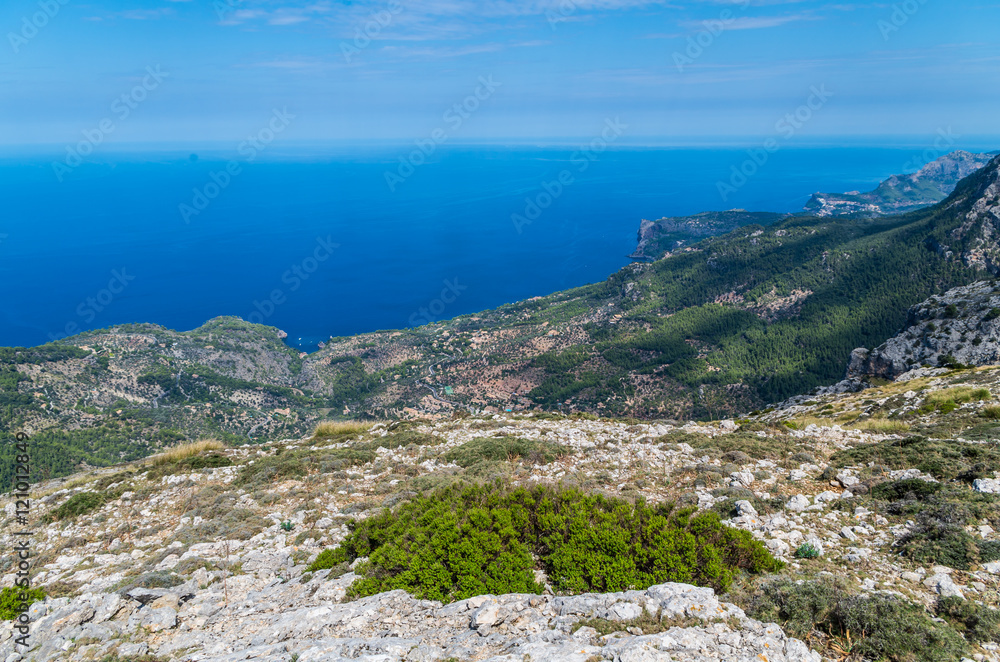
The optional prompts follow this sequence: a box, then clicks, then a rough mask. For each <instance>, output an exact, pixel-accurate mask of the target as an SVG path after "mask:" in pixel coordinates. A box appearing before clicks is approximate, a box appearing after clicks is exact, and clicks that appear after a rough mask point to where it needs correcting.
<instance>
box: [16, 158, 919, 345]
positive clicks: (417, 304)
mask: <svg viewBox="0 0 1000 662" xmlns="http://www.w3.org/2000/svg"><path fill="white" fill-rule="evenodd" d="M412 148H413V146H412V145H410V146H409V147H406V146H386V145H383V146H380V147H378V148H377V149H373V148H367V149H361V148H357V149H349V150H348V149H344V148H339V149H336V150H329V151H326V152H325V153H321V152H320V151H317V150H311V151H305V150H303V151H302V152H301V153H292V152H289V151H285V152H283V153H282V154H280V155H279V154H277V153H271V154H261V155H259V156H258V157H257V158H256V159H255V160H254V161H252V162H251V161H248V160H247V159H246V154H242V155H241V154H238V153H237V152H235V151H233V152H232V153H231V154H230V153H222V152H220V153H211V152H199V153H198V154H197V155H196V156H195V155H191V154H188V153H183V154H179V153H154V152H150V153H137V152H132V153H128V154H120V155H103V156H102V158H101V161H100V162H88V163H85V164H82V165H79V166H78V167H75V168H73V169H71V170H70V171H69V172H65V171H63V172H62V173H61V174H62V177H63V181H62V182H60V181H59V180H58V178H57V177H56V174H55V173H54V171H53V168H52V156H48V155H42V154H38V155H32V156H24V155H22V156H18V157H16V158H14V157H8V158H6V159H3V160H0V193H2V195H3V199H4V200H5V202H6V204H5V210H4V213H3V216H2V217H0V288H2V297H3V302H4V303H3V306H2V307H0V345H8V346H9V345H27V346H31V345H37V344H41V343H44V342H47V341H49V340H51V339H54V338H58V337H61V336H64V335H66V333H67V332H70V333H73V332H79V331H81V330H85V329H94V328H102V327H107V326H110V325H113V324H119V323H125V322H154V323H158V324H162V325H165V326H168V327H171V328H175V329H183V330H186V329H191V328H194V327H197V326H199V325H201V324H202V323H204V322H205V321H206V320H208V319H210V318H212V317H216V316H219V315H238V316H240V317H243V318H244V319H253V321H263V322H264V323H266V324H269V325H273V326H277V327H279V328H281V329H284V330H285V331H286V332H288V334H289V338H288V342H289V344H291V345H293V346H296V347H302V348H303V349H304V350H312V349H314V348H315V346H316V343H318V342H319V341H320V340H322V339H324V338H327V337H329V336H331V335H334V336H339V335H348V334H354V333H360V332H365V331H372V330H377V329H395V328H403V327H407V326H411V325H413V324H415V323H425V322H427V321H428V318H431V319H443V318H449V317H453V316H456V315H460V314H464V313H471V312H475V311H479V310H483V309H487V308H491V307H495V306H498V305H500V304H503V303H507V302H512V301H517V300H520V299H525V298H529V297H532V296H538V295H544V294H549V293H551V292H555V291H557V290H561V289H566V288H570V287H574V286H578V285H583V284H586V283H591V282H596V281H600V280H602V279H604V278H605V277H607V276H608V275H609V274H611V273H613V272H614V271H616V270H617V269H619V268H621V267H622V266H624V265H625V264H627V263H628V259H627V258H626V257H625V256H626V255H627V254H629V253H630V252H631V251H632V250H634V248H635V244H636V231H637V229H638V227H639V221H640V220H641V219H643V218H650V219H654V218H659V217H662V216H677V215H684V214H691V213H696V212H699V211H705V210H721V209H732V208H746V209H751V210H758V211H778V212H788V211H797V210H800V209H801V208H802V205H803V204H805V202H806V200H807V199H808V198H809V195H810V194H811V193H813V192H815V191H849V190H858V189H860V190H867V189H871V188H873V187H874V186H875V185H876V184H877V183H878V182H879V181H881V180H882V179H884V178H885V177H887V176H888V175H890V174H895V173H898V172H901V171H902V170H903V168H904V165H905V164H907V163H908V162H911V161H912V160H913V159H914V158H915V157H918V158H919V153H920V150H915V149H907V148H891V149H886V148H837V149H832V148H823V149H805V148H799V149H791V148H788V149H784V150H782V151H779V152H778V153H776V154H773V155H771V156H770V159H769V161H768V162H767V163H766V164H765V165H764V166H762V167H760V169H759V171H758V172H757V174H756V175H754V176H753V177H751V178H750V179H749V180H748V181H747V183H746V185H745V186H743V187H742V188H741V189H740V190H739V191H738V192H737V193H735V194H731V195H730V196H729V198H728V199H727V200H725V201H724V200H723V199H722V198H721V197H720V195H719V192H718V189H717V184H716V183H717V182H718V181H719V180H727V181H728V180H729V178H730V175H731V167H732V166H733V165H739V164H741V163H743V162H744V161H746V160H747V158H748V156H747V152H746V150H743V149H689V148H685V149H667V148H657V149H638V148H628V149H615V150H609V151H605V152H604V153H602V154H600V155H593V156H594V158H596V160H590V159H587V158H581V156H582V155H581V154H579V153H576V154H575V152H577V150H576V149H574V148H572V147H559V148H530V147H511V148H507V147H498V146H488V147H475V146H453V147H448V148H442V149H439V150H438V151H437V153H435V154H434V155H433V156H432V158H430V159H429V160H428V161H427V162H426V163H425V164H423V165H420V166H419V167H417V168H415V169H414V170H413V172H412V174H410V175H409V177H408V178H406V179H405V181H402V182H399V181H395V189H396V190H395V191H392V190H391V189H390V186H389V185H388V184H387V182H386V177H385V173H386V172H387V171H390V172H397V173H398V166H399V160H398V159H399V157H400V155H403V154H407V153H409V152H410V151H411V150H412ZM231 160H232V161H236V162H237V163H238V165H239V169H240V170H239V174H237V175H236V176H233V177H232V178H231V181H230V182H229V183H228V185H227V186H225V188H222V189H221V190H220V191H219V192H218V195H217V196H216V197H215V198H214V199H213V200H211V202H210V203H209V204H208V206H207V207H205V208H204V209H203V210H202V211H200V212H199V213H198V214H197V215H191V214H190V212H189V213H188V218H187V219H185V218H184V215H182V213H181V205H191V206H192V208H194V207H195V206H204V201H201V200H199V201H197V202H199V205H194V203H195V202H196V201H195V200H194V197H195V194H194V189H196V188H197V189H201V190H204V189H205V187H206V185H207V184H209V183H211V182H212V181H213V179H212V173H215V174H216V179H219V180H220V181H223V182H225V177H223V176H221V175H219V173H221V172H223V171H225V169H226V166H227V163H228V162H230V161H231ZM585 162H586V163H588V164H589V165H588V167H587V168H586V169H585V170H583V169H582V164H583V163H585ZM563 171H568V173H569V175H568V176H567V175H565V174H564V175H563V180H564V181H569V177H572V183H570V184H568V185H563V186H562V191H561V192H559V191H558V187H555V186H551V185H550V187H549V188H550V190H552V191H555V192H556V195H554V196H553V197H554V200H553V201H552V203H551V205H550V206H549V207H548V208H547V209H545V210H543V211H541V214H540V215H538V216H537V218H535V219H534V220H533V222H531V223H530V224H526V225H522V226H521V227H520V232H519V231H518V228H517V227H516V224H515V222H514V221H512V215H513V214H519V215H522V216H525V217H526V218H527V216H528V215H526V206H527V202H526V198H529V197H530V198H532V199H534V198H536V197H537V196H538V194H540V193H542V192H543V183H546V182H548V183H552V182H555V181H557V180H558V179H559V177H560V173H562V172H563ZM407 172H408V171H407V170H406V169H404V170H403V173H404V174H406V173H407ZM214 192H215V190H214V189H213V188H212V187H211V186H210V187H209V189H208V193H210V194H211V193H214ZM541 202H542V203H543V204H544V203H545V202H546V200H545V198H544V197H543V198H542V200H541ZM531 212H532V213H531V214H530V215H532V216H534V215H535V214H534V213H533V212H534V210H531ZM186 220H187V221H188V222H185V221H186ZM326 242H332V243H334V244H337V245H338V247H337V248H335V249H333V250H332V251H331V252H330V254H329V257H328V258H327V259H322V258H323V257H324V256H326V255H327V251H326V250H325V249H320V250H319V251H318V252H317V248H319V244H320V243H326ZM317 257H318V258H320V259H319V260H317V259H316V258H317ZM314 260H315V261H314ZM296 270H298V273H296ZM310 272H311V273H310ZM272 295H274V299H275V300H277V301H278V302H279V303H277V304H273V303H265V302H267V301H268V300H269V299H270V298H271V297H272ZM257 304H259V305H257ZM422 309H423V310H424V311H426V315H425V313H424V312H421V311H422ZM255 312H256V313H258V314H257V315H254V313H255Z"/></svg>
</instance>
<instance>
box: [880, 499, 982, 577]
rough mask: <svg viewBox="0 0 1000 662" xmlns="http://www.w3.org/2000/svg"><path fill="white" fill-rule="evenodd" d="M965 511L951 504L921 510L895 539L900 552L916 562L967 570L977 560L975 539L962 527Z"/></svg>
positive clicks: (965, 516) (977, 549)
mask: <svg viewBox="0 0 1000 662" xmlns="http://www.w3.org/2000/svg"><path fill="white" fill-rule="evenodd" d="M967 519H968V512H967V511H965V510H964V509H962V508H960V507H959V508H956V507H954V506H942V507H938V508H933V509H930V510H925V511H922V512H920V513H918V515H917V521H916V524H915V525H914V526H913V528H911V529H910V530H909V531H908V532H907V533H906V534H905V535H904V536H903V537H902V538H900V540H899V548H900V552H901V553H902V554H903V556H906V557H909V558H911V559H913V560H914V561H916V562H917V563H930V564H936V565H944V566H947V567H949V568H955V569H957V570H968V569H969V568H970V567H971V566H972V565H973V564H975V563H977V562H978V561H979V548H978V545H977V544H976V539H975V538H973V537H972V535H971V534H970V533H969V532H968V531H966V530H965V522H966V520H967Z"/></svg>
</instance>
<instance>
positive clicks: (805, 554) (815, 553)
mask: <svg viewBox="0 0 1000 662" xmlns="http://www.w3.org/2000/svg"><path fill="white" fill-rule="evenodd" d="M795 558H797V559H815V558H819V550H818V549H816V547H815V546H814V545H812V544H810V543H807V542H804V543H802V544H801V545H799V546H798V548H797V549H796V550H795Z"/></svg>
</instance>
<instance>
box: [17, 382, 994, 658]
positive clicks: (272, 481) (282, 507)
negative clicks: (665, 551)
mask: <svg viewBox="0 0 1000 662" xmlns="http://www.w3.org/2000/svg"><path fill="white" fill-rule="evenodd" d="M998 402H1000V369H997V368H980V369H976V370H945V369H934V370H925V371H923V374H910V375H907V376H904V377H903V378H902V379H901V380H900V381H897V382H892V383H888V384H886V385H884V386H881V387H878V388H873V389H868V390H865V391H862V392H860V393H847V394H844V393H840V394H829V395H817V396H810V397H808V398H798V399H796V400H794V401H791V402H789V403H786V404H785V405H783V406H782V407H780V408H772V409H769V410H766V411H761V412H757V413H755V414H754V415H753V416H751V417H750V418H747V419H743V420H739V421H721V422H714V423H693V422H689V423H683V424H682V423H680V422H654V423H636V422H629V421H612V420H599V419H594V418H592V417H591V418H588V417H573V418H564V417H559V416H551V415H538V414H495V415H492V416H487V417H466V418H455V419H452V420H438V421H423V422H421V421H414V422H409V423H402V424H399V423H396V424H384V423H381V424H374V425H372V424H367V425H356V426H353V427H352V426H350V425H346V424H342V425H341V426H339V427H338V428H337V433H336V434H333V435H324V434H317V435H316V436H314V437H304V438H289V439H286V440H283V441H280V442H277V443H271V444H268V445H266V446H254V445H249V446H239V447H231V448H221V447H219V445H218V444H203V445H202V447H200V448H195V449H191V450H190V451H189V452H187V453H178V454H176V455H174V456H162V457H159V458H153V459H150V460H146V461H143V462H139V463H133V464H128V465H122V466H117V467H113V468H108V469H100V470H93V471H89V472H85V473H82V474H78V475H75V476H72V477H69V478H65V479H59V480H52V481H48V482H45V483H42V484H39V485H37V486H36V487H35V488H33V492H34V501H33V513H32V518H33V520H34V522H35V526H34V527H33V530H34V531H36V532H37V533H36V535H35V537H34V538H33V543H32V544H33V545H34V549H35V551H36V553H37V556H36V557H35V558H34V559H33V561H34V564H35V571H34V572H35V573H36V574H35V576H34V584H35V585H36V586H38V587H41V588H42V589H44V590H45V592H46V593H47V595H48V597H46V598H45V599H44V601H43V602H37V603H35V604H34V605H33V606H32V607H31V609H30V612H29V614H30V619H31V628H32V639H31V647H30V648H28V649H25V648H24V647H15V645H14V642H13V639H12V636H14V635H15V632H14V631H13V627H12V624H11V623H10V622H4V623H3V625H2V626H0V637H2V644H0V658H2V659H6V660H7V661H8V662H15V661H16V660H22V659H23V660H30V661H38V662H41V661H42V660H114V661H125V660H140V659H141V660H146V661H147V662H153V661H165V660H178V661H180V660H191V661H194V660H211V661H217V662H222V661H227V662H228V661H235V660H246V659H252V660H283V661H288V660H299V661H300V662H305V661H312V660H340V659H357V660H370V661H375V660H378V661H380V662H383V661H384V662H388V661H391V660H463V661H464V660H504V661H511V662H513V661H515V660H516V661H518V662H521V661H523V660H529V659H530V660H579V661H580V662H596V661H598V660H616V661H638V660H670V659H675V660H747V661H749V660H767V661H769V662H779V661H781V660H788V661H793V660H794V661H799V660H802V661H805V660H809V661H813V660H815V661H817V662H818V661H819V660H820V659H827V660H848V659H850V660H861V659H877V658H874V657H865V656H863V655H862V654H861V653H860V652H854V653H852V647H855V648H856V647H857V646H858V645H859V644H858V641H859V640H860V641H866V639H865V637H866V636H869V637H870V636H872V635H871V634H870V633H868V634H867V635H866V633H865V632H857V631H855V632H849V631H848V632H838V631H830V630H829V629H826V630H824V628H823V627H821V626H819V625H816V626H815V627H813V626H812V625H810V626H809V627H807V628H802V627H800V625H796V624H795V623H796V622H797V621H795V620H794V618H793V617H792V616H791V615H789V614H787V613H785V612H781V613H780V614H779V615H780V618H777V619H776V620H779V621H782V624H781V625H779V624H775V623H770V624H768V623H767V622H766V621H767V620H768V619H766V618H764V616H765V615H766V614H767V612H766V610H762V608H761V602H760V595H761V594H760V587H761V586H767V585H773V584H768V583H769V582H776V581H781V580H789V581H790V582H791V584H789V585H791V586H795V582H799V583H800V584H801V585H806V586H811V585H813V584H812V583H813V582H822V581H827V580H829V581H833V579H837V580H838V581H840V582H842V584H841V585H840V588H838V589H837V590H838V591H839V592H843V593H844V594H845V595H847V594H850V595H857V596H862V597H864V596H869V597H871V596H894V597H895V598H899V599H901V600H905V601H906V604H912V605H915V608H916V609H918V611H920V612H921V613H924V611H923V610H934V609H935V608H936V605H939V603H940V602H941V601H942V600H943V599H944V598H949V597H950V598H951V599H952V600H956V599H957V600H958V601H959V602H961V604H966V605H973V606H976V607H977V608H980V609H985V610H988V611H987V612H982V614H987V615H989V614H992V613H994V612H993V611H992V609H993V607H994V606H996V605H997V603H998V600H1000V562H998V560H1000V555H997V554H995V553H994V552H993V551H991V550H996V549H1000V535H998V533H997V531H996V530H995V529H1000V481H998V480H997V474H996V473H995V472H996V470H998V469H1000V451H997V450H996V439H998V438H1000V422H998V419H1000V406H998ZM484 438H486V439H491V440H497V441H503V440H509V439H515V438H516V439H523V440H527V441H529V442H533V443H535V442H537V443H543V442H544V443H548V444H556V445H558V447H560V448H562V449H563V451H562V452H561V453H560V454H559V456H558V457H556V458H555V459H552V458H545V457H541V456H517V455H516V454H514V453H513V452H512V453H511V454H510V455H509V456H508V457H506V458H504V459H496V458H495V457H493V458H483V459H482V461H474V462H469V461H463V460H461V459H458V460H456V459H455V458H458V457H460V456H459V455H456V454H455V453H456V452H459V451H461V450H462V449H468V448H472V447H473V446H470V445H469V444H474V443H475V440H481V439H484ZM462 457H465V456H462ZM467 459H468V458H467V457H466V460H467ZM307 460H311V462H312V463H309V461H307ZM459 463H461V466H460V464H459ZM493 479H501V480H502V481H504V482H505V483H509V484H515V485H532V484H537V483H552V484H557V483H558V484H562V485H564V486H573V487H578V488H580V489H583V490H586V491H600V492H603V493H606V494H609V495H611V496H615V497H620V498H624V499H627V500H634V499H636V498H639V497H642V498H643V499H645V500H647V501H649V502H654V503H656V502H663V501H679V502H681V503H686V504H691V505H697V506H698V507H700V508H703V509H712V510H714V511H716V512H718V513H720V514H721V515H723V517H725V519H726V521H727V523H728V524H729V525H731V526H734V527H738V528H740V529H744V530H747V531H750V532H751V533H752V535H753V536H754V537H756V538H757V539H758V540H760V541H762V542H763V543H764V544H765V545H766V547H767V549H769V550H771V552H772V553H773V554H774V555H775V556H777V557H778V558H779V559H782V560H784V561H785V562H786V564H787V565H786V566H785V569H784V570H782V571H781V572H780V573H779V575H778V576H771V577H750V576H745V577H744V578H742V579H740V580H739V581H738V582H737V583H736V584H735V585H734V586H733V587H732V588H731V589H730V591H729V593H728V594H726V595H723V596H716V595H714V594H713V591H712V590H711V589H707V588H694V587H691V586H688V585H683V584H664V585H657V586H652V587H650V588H648V589H647V590H641V591H628V592H624V593H612V594H605V595H578V596H569V595H554V594H553V591H552V590H551V588H548V589H546V590H545V591H543V592H542V593H541V594H539V595H499V596H494V595H486V596H479V597H473V598H471V599H467V600H463V601H460V602H455V603H452V604H447V605H442V604H441V603H438V602H432V601H423V600H417V599H414V598H411V597H409V596H408V595H407V594H405V593H403V592H402V591H394V592H390V593H384V594H379V595H375V596H371V597H366V598H362V599H358V600H348V599H347V598H346V596H347V590H348V588H349V587H350V585H351V584H352V583H353V582H354V581H355V580H356V579H357V575H355V574H354V572H353V571H352V570H353V569H356V568H357V564H356V563H355V564H354V565H353V566H352V567H351V568H343V569H340V570H335V571H330V570H320V571H317V572H309V571H308V568H309V565H310V563H312V562H313V561H314V560H315V559H316V557H317V556H318V554H319V553H320V551H321V550H323V549H325V548H329V547H333V546H336V545H337V544H338V543H339V542H340V541H341V540H343V539H344V537H345V536H346V535H347V534H348V532H349V527H348V525H349V524H350V523H351V522H352V521H361V520H364V519H367V518H369V517H372V516H373V515H374V514H375V513H377V512H379V511H380V510H381V509H383V508H391V507H394V506H396V505H398V504H401V503H404V502H405V501H406V500H407V499H410V498H412V497H413V496H415V495H416V494H418V493H430V492H433V490H435V489H438V488H441V487H442V486H445V485H449V484H454V483H456V482H458V481H466V482H479V481H489V480H493ZM921 486H923V487H921ZM941 508H946V509H948V510H950V511H952V512H958V511H961V512H964V513H966V516H967V517H966V519H964V520H963V521H961V522H959V523H957V524H954V523H953V524H948V525H947V526H945V525H941V526H943V527H944V528H943V529H940V527H939V529H940V530H937V529H935V530H936V531H938V533H941V531H945V532H946V533H947V535H945V534H941V535H940V536H937V537H933V536H932V538H933V539H932V540H931V539H928V538H926V537H925V538H921V536H924V535H925V534H926V531H927V527H928V526H929V524H928V522H931V520H932V519H933V518H934V517H939V515H936V514H935V513H938V510H940V509H941ZM934 509H938V510H934ZM14 511H15V506H14V504H13V503H12V502H11V503H9V504H8V505H7V507H6V518H5V521H4V524H3V535H2V542H3V545H4V546H5V548H7V549H10V548H11V547H12V545H13V540H14V539H13V536H12V532H13V530H14V526H15V520H14V514H15V513H14ZM929 518H930V519H929ZM935 521H936V520H935ZM931 524H933V522H931ZM948 526H950V527H951V528H948ZM935 535H936V534H935ZM942 536H943V537H942ZM947 536H953V537H955V536H957V537H956V538H955V539H956V540H960V541H961V544H960V545H959V547H962V545H964V547H962V550H964V551H962V550H959V552H955V551H954V550H951V548H947V549H945V547H947V546H944V547H943V546H942V544H941V540H945V539H948V538H947ZM928 540H930V542H928ZM949 540H950V539H949ZM914 545H915V546H914ZM931 547H933V548H934V549H938V550H939V551H940V549H944V550H945V551H943V552H941V554H942V556H941V557H940V558H948V559H951V564H950V565H949V564H946V563H935V562H931V561H930V560H929V558H930V557H927V556H921V554H922V553H923V551H922V550H924V549H927V548H931ZM977 549H978V550H979V551H975V550H977ZM949 550H951V551H949ZM970 550H972V551H970ZM948 554H950V556H948ZM962 554H965V556H962ZM4 564H5V565H4V568H5V572H6V574H5V575H4V577H3V583H4V585H5V586H9V585H11V583H12V581H13V579H14V575H13V568H12V567H11V564H12V560H11V559H10V558H9V557H5V559H4ZM541 579H542V580H543V582H544V581H545V578H544V575H543V576H542V577H541ZM928 613H929V612H928ZM748 614H749V615H748ZM754 614H756V615H758V616H761V618H754V617H753V616H754ZM772 614H773V612H772ZM817 618H819V617H818V616H817ZM921 618H924V617H923V616H921ZM926 618H927V619H928V620H927V624H928V627H930V626H934V627H938V625H940V627H948V628H952V630H950V632H952V634H951V635H950V636H953V637H960V636H965V638H966V643H965V644H963V646H966V649H965V652H963V653H962V655H959V656H958V657H962V656H964V655H968V656H969V657H971V658H972V659H975V660H997V659H1000V657H998V656H997V654H996V651H997V643H996V641H995V640H993V639H984V638H983V637H989V636H991V634H992V632H993V631H992V630H989V629H986V630H973V629H971V626H970V629H968V630H967V631H966V630H963V629H962V628H961V627H958V626H957V625H955V624H954V623H953V622H952V621H950V620H948V621H946V620H945V619H942V618H937V620H930V619H931V616H930V615H928V616H926ZM983 618H985V617H983ZM762 619H763V620H762ZM977 622H978V621H977ZM935 623H937V624H938V625H935ZM941 624H945V625H941ZM782 626H784V627H785V628H791V629H794V630H796V631H797V632H798V634H799V638H795V637H790V636H788V635H787V634H786V633H785V632H784V631H783V629H782ZM899 627H902V626H899ZM960 632H961V633H964V634H963V635H959V634H958V633H960ZM973 632H978V633H979V634H978V635H976V636H973ZM984 632H985V633H984ZM955 641H962V640H961V639H960V638H959V639H955ZM860 650H861V649H860V648H856V651H860ZM927 654H928V655H929V654H930V653H927ZM921 655H923V653H921ZM144 656H145V657H144ZM886 659H893V660H896V659H898V660H903V659H921V660H923V659H949V658H947V657H902V656H896V657H893V656H891V655H888V656H886ZM953 659H958V658H957V657H956V658H953Z"/></svg>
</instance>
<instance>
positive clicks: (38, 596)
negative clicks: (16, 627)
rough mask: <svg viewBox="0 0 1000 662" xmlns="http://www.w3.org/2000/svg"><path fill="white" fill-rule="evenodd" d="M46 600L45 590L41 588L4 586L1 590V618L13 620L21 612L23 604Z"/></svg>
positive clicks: (28, 604)
mask: <svg viewBox="0 0 1000 662" xmlns="http://www.w3.org/2000/svg"><path fill="white" fill-rule="evenodd" d="M43 600H45V591H43V590H42V589H40V588H27V589H24V588H17V587H14V586H4V587H3V590H2V591H0V620H4V621H12V620H14V619H15V618H17V617H18V615H19V614H20V613H21V606H22V605H27V606H30V605H32V604H34V603H36V602H42V601H43Z"/></svg>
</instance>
